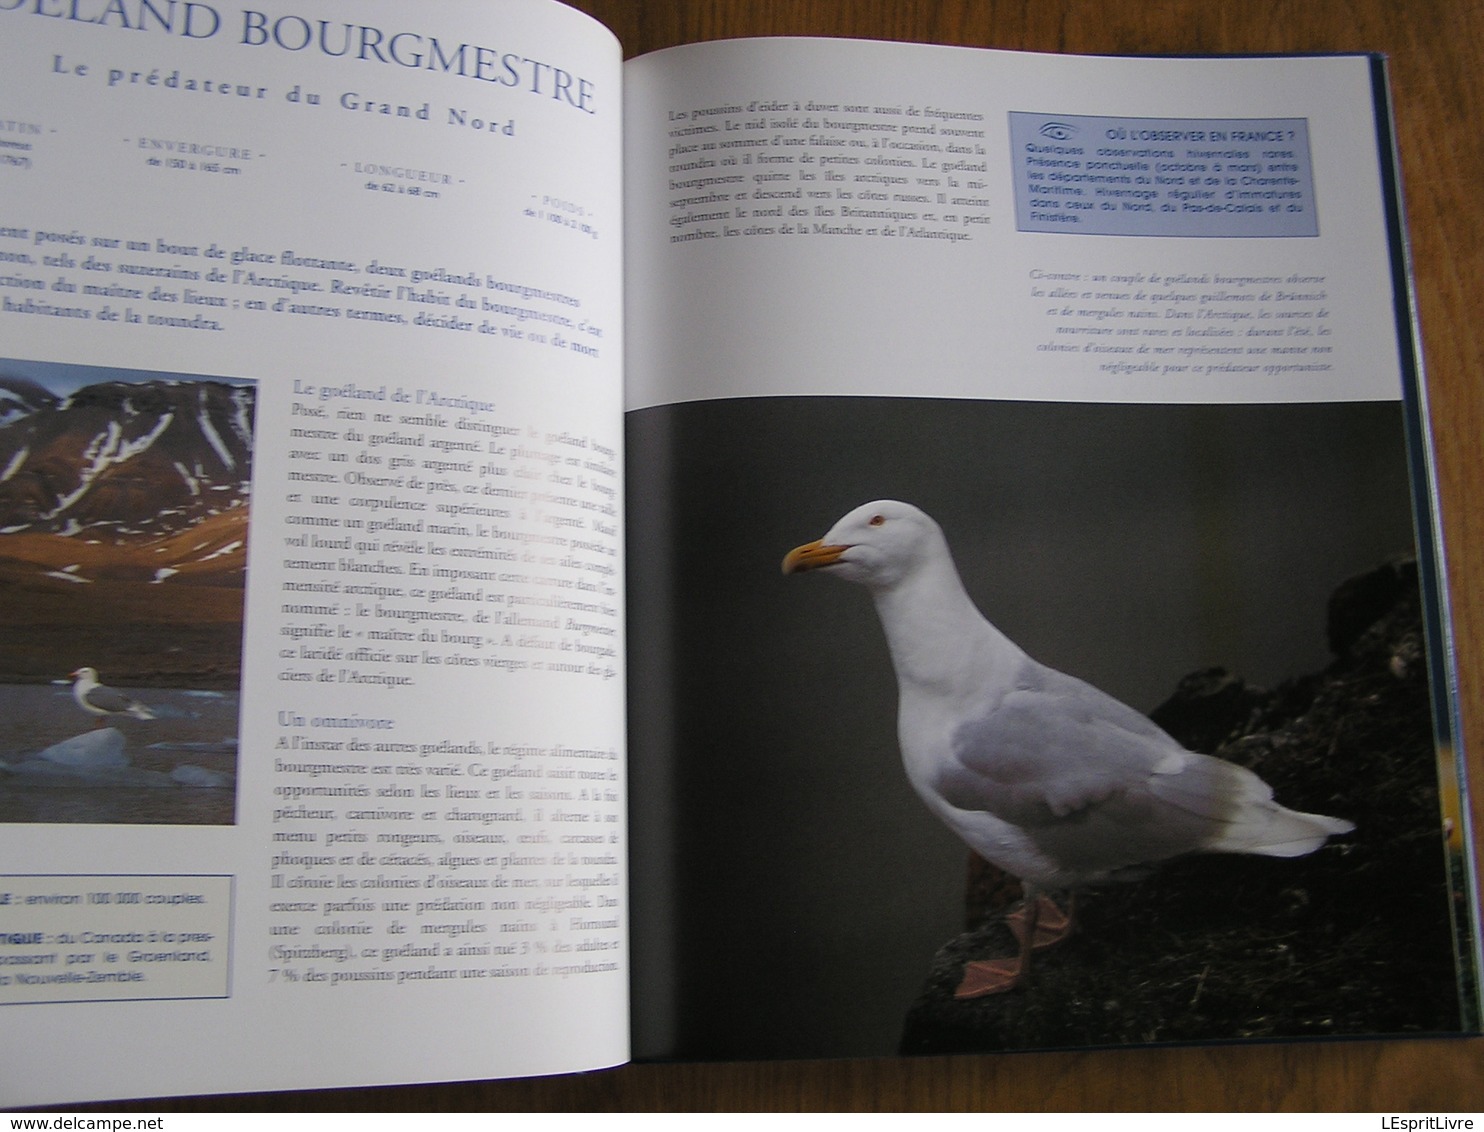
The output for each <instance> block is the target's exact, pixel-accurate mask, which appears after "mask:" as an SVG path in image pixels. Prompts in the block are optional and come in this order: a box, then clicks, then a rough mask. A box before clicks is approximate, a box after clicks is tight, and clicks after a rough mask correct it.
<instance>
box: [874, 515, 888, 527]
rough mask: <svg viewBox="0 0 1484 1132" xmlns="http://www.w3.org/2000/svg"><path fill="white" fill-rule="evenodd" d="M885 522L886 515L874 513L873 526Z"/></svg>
mask: <svg viewBox="0 0 1484 1132" xmlns="http://www.w3.org/2000/svg"><path fill="white" fill-rule="evenodd" d="M884 522H886V516H885V515H872V516H871V526H873V527H879V526H880V525H881V524H882V523H884Z"/></svg>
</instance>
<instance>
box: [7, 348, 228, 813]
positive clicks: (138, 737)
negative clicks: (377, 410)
mask: <svg viewBox="0 0 1484 1132" xmlns="http://www.w3.org/2000/svg"><path fill="white" fill-rule="evenodd" d="M255 401H256V387H255V386H254V385H253V384H252V383H250V382H244V381H236V380H224V379H217V378H207V377H195V376H181V375H174V374H162V373H147V372H142V371H135V370H117V369H104V368H100V367H85V366H67V365H57V364H51V363H38V362H25V361H10V360H0V626H3V627H4V632H3V633H0V821H43V822H51V821H86V822H130V823H139V822H148V823H166V824H172V823H178V822H183V823H191V824H224V823H230V822H231V821H232V820H233V816H234V812H235V805H234V791H233V790H232V789H231V787H232V785H233V783H234V782H235V772H236V753H237V704H238V699H239V683H240V679H241V670H242V623H243V598H244V594H245V578H246V566H247V533H248V517H249V499H250V488H251V479H252V451H253V421H254V408H255Z"/></svg>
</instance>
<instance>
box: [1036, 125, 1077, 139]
mask: <svg viewBox="0 0 1484 1132" xmlns="http://www.w3.org/2000/svg"><path fill="white" fill-rule="evenodd" d="M1036 132H1037V133H1039V134H1040V135H1041V136H1042V137H1043V138H1050V139H1051V140H1052V141H1066V140H1067V139H1068V138H1069V137H1072V136H1073V135H1074V134H1075V133H1076V132H1077V127H1076V126H1071V125H1068V124H1067V123H1066V122H1047V123H1046V124H1045V125H1043V126H1042V127H1041V128H1040V129H1039V130H1038V131H1036Z"/></svg>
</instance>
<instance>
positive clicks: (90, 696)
mask: <svg viewBox="0 0 1484 1132" xmlns="http://www.w3.org/2000/svg"><path fill="white" fill-rule="evenodd" d="M70 675H71V676H72V678H73V684H72V698H73V699H74V700H76V701H77V706H78V707H80V708H82V710H83V711H85V712H87V713H88V714H89V715H93V716H97V717H98V723H97V725H98V726H100V727H101V726H102V725H103V719H104V718H106V717H107V716H111V715H132V716H133V717H134V718H135V719H154V718H155V713H154V712H152V711H150V710H149V708H147V707H145V706H144V705H143V704H142V703H140V702H139V701H138V700H136V699H133V698H132V697H130V696H127V695H125V694H124V693H123V692H120V691H119V690H118V689H117V688H110V687H108V685H106V684H100V683H98V670H97V669H96V668H79V669H78V670H77V671H76V672H73V673H71V674H70Z"/></svg>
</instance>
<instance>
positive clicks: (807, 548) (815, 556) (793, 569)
mask: <svg viewBox="0 0 1484 1132" xmlns="http://www.w3.org/2000/svg"><path fill="white" fill-rule="evenodd" d="M849 549H850V547H849V546H826V545H825V543H824V540H823V539H815V540H814V541H813V542H806V543H805V544H804V545H803V546H796V547H794V548H793V549H792V550H790V551H789V552H788V553H787V554H786V555H784V556H783V572H784V573H785V574H798V573H802V572H803V571H805V570H817V569H819V568H820V567H821V566H830V565H833V564H834V563H835V562H838V561H839V559H840V555H842V554H844V553H845V552H846V551H847V550H849Z"/></svg>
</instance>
